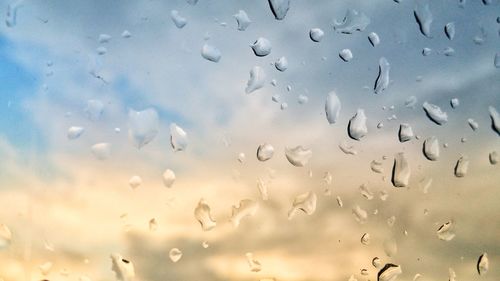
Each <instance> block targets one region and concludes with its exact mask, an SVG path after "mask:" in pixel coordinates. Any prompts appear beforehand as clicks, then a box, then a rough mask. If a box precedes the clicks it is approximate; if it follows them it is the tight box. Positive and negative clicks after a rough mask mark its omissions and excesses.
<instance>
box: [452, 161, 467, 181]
mask: <svg viewBox="0 0 500 281" xmlns="http://www.w3.org/2000/svg"><path fill="white" fill-rule="evenodd" d="M468 169H469V159H468V158H467V156H461V157H460V158H459V159H458V160H457V164H456V165H455V176H456V177H457V178H462V177H465V175H466V174H467V170H468Z"/></svg>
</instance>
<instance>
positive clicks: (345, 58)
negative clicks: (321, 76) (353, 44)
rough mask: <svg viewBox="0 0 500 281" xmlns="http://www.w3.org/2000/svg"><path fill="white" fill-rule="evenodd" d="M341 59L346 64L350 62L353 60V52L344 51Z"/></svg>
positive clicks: (341, 53)
mask: <svg viewBox="0 0 500 281" xmlns="http://www.w3.org/2000/svg"><path fill="white" fill-rule="evenodd" d="M339 57H340V58H341V59H342V60H343V61H345V62H348V61H350V60H352V58H353V56H352V52H351V50H349V49H342V50H341V51H340V53H339Z"/></svg>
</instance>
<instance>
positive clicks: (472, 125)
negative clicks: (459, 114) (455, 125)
mask: <svg viewBox="0 0 500 281" xmlns="http://www.w3.org/2000/svg"><path fill="white" fill-rule="evenodd" d="M467 123H469V126H470V128H471V129H472V130H473V131H475V130H477V129H478V128H479V124H478V123H477V122H476V121H474V119H472V118H469V119H467Z"/></svg>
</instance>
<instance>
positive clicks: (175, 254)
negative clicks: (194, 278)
mask: <svg viewBox="0 0 500 281" xmlns="http://www.w3.org/2000/svg"><path fill="white" fill-rule="evenodd" d="M168 257H169V258H170V260H171V261H172V262H178V261H179V260H180V259H181V258H182V251H181V250H179V249H177V248H172V249H171V250H170V252H168Z"/></svg>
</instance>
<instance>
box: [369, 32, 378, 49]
mask: <svg viewBox="0 0 500 281" xmlns="http://www.w3.org/2000/svg"><path fill="white" fill-rule="evenodd" d="M368 41H370V44H372V46H373V47H377V46H378V44H380V38H379V37H378V34H377V33H375V32H370V33H369V34H368Z"/></svg>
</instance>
